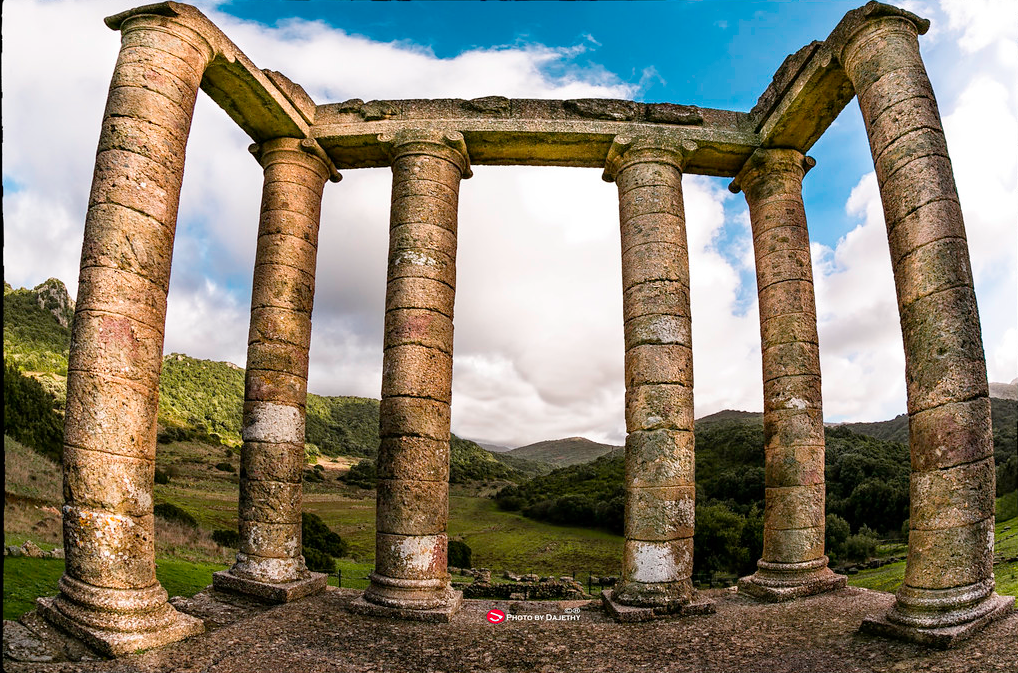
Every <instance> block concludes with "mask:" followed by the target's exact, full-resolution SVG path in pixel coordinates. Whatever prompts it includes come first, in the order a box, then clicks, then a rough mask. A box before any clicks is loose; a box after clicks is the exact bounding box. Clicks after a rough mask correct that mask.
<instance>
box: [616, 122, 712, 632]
mask: <svg viewBox="0 0 1018 673" xmlns="http://www.w3.org/2000/svg"><path fill="white" fill-rule="evenodd" d="M683 152H684V149H683V148H682V147H679V146H671V145H669V144H668V143H665V142H663V141H660V140H655V139H652V138H638V139H635V140H634V139H630V138H616V139H615V142H614V143H613V145H612V147H611V149H610V151H609V153H608V158H607V162H606V168H605V173H604V179H605V180H606V181H612V180H614V181H615V182H616V184H617V185H618V189H619V220H620V223H621V234H622V290H623V295H622V297H623V299H622V306H623V314H624V319H625V343H626V360H625V362H626V369H625V371H626V429H627V431H628V433H629V434H628V436H627V437H626V482H625V483H626V513H625V536H626V541H625V548H624V556H623V565H622V581H621V583H620V584H619V586H618V587H617V588H616V589H615V590H614V591H613V592H608V593H609V594H610V595H608V596H607V597H606V599H605V601H604V602H605V605H606V607H607V609H608V610H609V612H610V613H611V614H612V615H613V616H614V617H615V618H616V619H619V620H623V621H628V620H630V619H631V620H634V621H635V620H638V619H647V618H651V617H653V616H655V615H657V614H666V613H675V612H681V611H683V610H684V609H685V608H688V607H689V606H690V604H691V600H692V598H693V594H694V592H693V583H692V580H691V577H692V572H693V522H694V501H695V495H696V488H695V486H694V483H693V468H694V460H693V351H692V331H691V323H690V312H689V261H688V259H689V256H688V253H687V248H686V229H685V214H684V212H683V208H682V162H683ZM632 608H636V609H635V610H634V609H632ZM697 611H700V612H703V611H705V610H704V609H702V608H701V609H698V610H697Z"/></svg>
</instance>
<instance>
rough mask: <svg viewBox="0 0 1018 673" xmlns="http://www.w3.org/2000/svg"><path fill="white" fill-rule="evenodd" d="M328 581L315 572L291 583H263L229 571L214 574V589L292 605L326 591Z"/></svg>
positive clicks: (325, 576) (326, 576) (322, 575)
mask: <svg viewBox="0 0 1018 673" xmlns="http://www.w3.org/2000/svg"><path fill="white" fill-rule="evenodd" d="M328 581H329V576H328V575H325V574H324V573H313V572H308V573H307V577H303V578H301V579H297V580H293V581H291V582H262V581H260V580H256V579H252V578H249V577H243V576H240V575H234V574H233V573H232V572H230V571H229V570H220V571H219V572H214V573H212V588H213V589H216V590H218V591H226V592H230V593H236V594H244V595H245V596H252V597H254V598H257V599H259V600H262V601H265V602H266V603H290V602H293V601H296V600H299V599H301V598H306V597H307V596H311V595H313V594H317V593H320V592H322V591H325V586H326V584H328Z"/></svg>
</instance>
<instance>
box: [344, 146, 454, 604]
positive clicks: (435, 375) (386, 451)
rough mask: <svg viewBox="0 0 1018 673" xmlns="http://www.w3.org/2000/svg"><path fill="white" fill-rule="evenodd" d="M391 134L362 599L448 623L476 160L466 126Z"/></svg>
mask: <svg viewBox="0 0 1018 673" xmlns="http://www.w3.org/2000/svg"><path fill="white" fill-rule="evenodd" d="M384 141H385V142H387V143H389V144H390V147H391V151H392V155H393V158H392V176H393V179H392V211H391V218H390V228H389V283H388V288H387V292H386V302H385V303H386V307H387V310H386V313H385V354H384V359H383V364H382V416H383V420H382V427H381V446H380V447H379V452H378V488H377V492H378V498H377V505H376V513H377V514H376V517H377V524H376V531H377V532H376V544H375V571H374V572H373V573H372V574H371V586H370V587H368V589H367V591H366V592H365V593H364V597H363V598H362V599H361V600H360V601H358V602H357V603H356V607H357V609H360V610H361V611H365V612H369V613H371V614H377V613H381V614H395V615H396V616H403V617H408V618H412V619H417V618H420V619H424V620H443V619H448V616H449V615H450V614H452V613H453V612H455V611H456V610H458V609H459V605H460V603H461V601H462V594H461V593H460V592H458V591H453V590H452V588H451V587H450V584H449V582H450V577H449V573H448V571H447V566H448V563H447V546H448V536H447V535H446V525H447V520H448V518H449V437H450V435H449V411H448V410H449V404H450V403H451V400H452V340H453V337H452V330H453V327H452V316H453V300H454V293H455V288H456V227H457V207H458V203H459V183H460V180H461V178H464V177H469V176H470V163H469V158H468V155H467V148H466V144H465V143H464V141H463V135H462V134H460V133H458V132H430V131H417V130H412V131H409V132H405V133H401V134H398V135H395V136H391V137H386V138H385V139H384ZM396 409H401V410H402V411H400V412H396V413H392V412H393V411H394V410H396ZM385 417H388V420H384V419H385ZM379 608H381V610H380V609H379ZM387 611H388V612H387Z"/></svg>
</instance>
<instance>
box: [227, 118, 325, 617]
mask: <svg viewBox="0 0 1018 673" xmlns="http://www.w3.org/2000/svg"><path fill="white" fill-rule="evenodd" d="M251 150H252V152H253V153H254V154H255V156H256V157H257V158H258V160H259V161H260V163H261V164H262V166H263V168H264V172H265V180H264V186H263V189H262V207H261V217H260V220H259V225H258V248H257V252H256V253H255V271H254V281H253V291H252V298H251V328H250V333H249V335H248V352H247V369H246V384H245V395H244V416H243V430H242V434H243V440H244V444H243V446H242V448H241V468H240V503H239V528H240V550H239V551H238V553H237V562H236V564H235V565H234V566H233V568H231V569H230V571H229V572H223V573H216V574H215V575H214V576H213V580H214V583H215V585H216V587H217V588H222V589H229V590H233V591H240V592H243V593H248V594H252V595H255V596H258V597H260V598H263V599H265V600H270V601H273V602H286V601H289V600H294V599H295V598H300V597H302V596H305V595H308V594H309V593H314V592H316V591H320V590H322V589H324V587H325V581H326V577H325V576H324V575H322V574H319V573H310V572H309V571H308V569H307V567H306V565H305V562H304V557H303V556H302V551H301V502H302V493H303V491H302V489H303V486H302V482H303V473H304V463H305V457H304V423H305V417H306V411H305V403H306V399H307V376H308V349H309V347H310V344H311V311H312V305H313V302H314V291H315V268H316V263H317V251H318V228H319V221H320V215H321V202H322V190H323V188H324V186H325V182H326V180H327V179H329V178H330V177H332V174H333V170H332V168H331V164H330V163H329V161H328V158H327V157H326V156H325V155H324V153H323V152H322V150H321V149H320V148H319V147H318V145H317V144H316V143H315V142H314V141H313V140H303V141H302V140H298V139H296V138H279V139H276V140H270V141H266V142H264V143H261V144H260V145H252V147H251ZM334 179H338V175H336V176H335V177H334Z"/></svg>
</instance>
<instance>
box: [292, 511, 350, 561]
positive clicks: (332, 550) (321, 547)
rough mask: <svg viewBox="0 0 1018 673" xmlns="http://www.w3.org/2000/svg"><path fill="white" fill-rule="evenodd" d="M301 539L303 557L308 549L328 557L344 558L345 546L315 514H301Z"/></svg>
mask: <svg viewBox="0 0 1018 673" xmlns="http://www.w3.org/2000/svg"><path fill="white" fill-rule="evenodd" d="M300 518H301V521H300V522H301V537H302V538H303V542H304V556H305V558H306V557H307V550H308V549H317V550H318V551H321V552H324V553H325V554H328V555H330V556H338V557H340V558H342V557H344V556H346V551H347V544H346V542H345V541H344V540H343V538H341V537H340V536H339V535H337V534H336V533H334V532H333V531H332V530H331V529H330V528H329V527H328V526H327V525H325V522H324V521H322V519H321V517H319V516H318V515H317V514H311V513H310V512H304V513H303V514H301V517H300Z"/></svg>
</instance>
